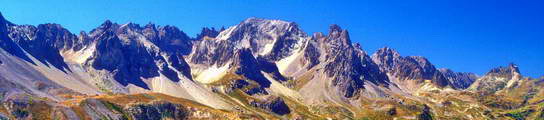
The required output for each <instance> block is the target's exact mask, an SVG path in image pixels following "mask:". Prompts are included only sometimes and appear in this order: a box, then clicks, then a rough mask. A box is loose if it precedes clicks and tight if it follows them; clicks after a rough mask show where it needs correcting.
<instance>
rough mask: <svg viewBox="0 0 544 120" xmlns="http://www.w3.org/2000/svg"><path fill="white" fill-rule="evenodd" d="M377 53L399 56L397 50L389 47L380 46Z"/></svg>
mask: <svg viewBox="0 0 544 120" xmlns="http://www.w3.org/2000/svg"><path fill="white" fill-rule="evenodd" d="M376 54H377V55H380V56H392V57H400V54H399V52H397V51H396V50H395V49H392V48H389V47H383V48H380V49H379V50H378V51H377V52H376Z"/></svg>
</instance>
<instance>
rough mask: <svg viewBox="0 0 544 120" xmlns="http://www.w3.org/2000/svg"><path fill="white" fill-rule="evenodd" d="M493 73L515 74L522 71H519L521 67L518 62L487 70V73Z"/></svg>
mask: <svg viewBox="0 0 544 120" xmlns="http://www.w3.org/2000/svg"><path fill="white" fill-rule="evenodd" d="M493 74H498V75H514V74H520V72H519V68H518V66H517V65H516V64H514V63H510V64H508V66H506V67H503V66H500V67H497V68H493V69H491V70H490V71H489V72H487V74H486V75H493Z"/></svg>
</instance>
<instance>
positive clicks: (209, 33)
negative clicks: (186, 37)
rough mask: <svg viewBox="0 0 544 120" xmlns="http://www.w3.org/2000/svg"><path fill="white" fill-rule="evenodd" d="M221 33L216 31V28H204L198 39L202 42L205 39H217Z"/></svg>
mask: <svg viewBox="0 0 544 120" xmlns="http://www.w3.org/2000/svg"><path fill="white" fill-rule="evenodd" d="M223 30H224V28H223ZM219 32H220V31H217V30H215V28H214V27H212V28H208V27H204V28H202V30H201V32H200V33H199V34H198V35H197V36H196V39H197V40H201V39H202V38H204V37H210V38H215V37H217V35H219Z"/></svg>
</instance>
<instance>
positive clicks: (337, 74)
mask: <svg viewBox="0 0 544 120" xmlns="http://www.w3.org/2000/svg"><path fill="white" fill-rule="evenodd" d="M314 38H320V39H318V40H317V41H318V42H319V43H320V44H322V45H323V46H324V50H325V51H323V52H324V53H325V54H324V55H325V63H323V64H325V68H324V72H325V73H326V74H327V75H328V76H329V77H331V78H333V81H332V85H333V86H335V87H337V89H338V90H339V91H340V92H341V94H343V96H344V97H347V98H350V97H354V96H356V95H357V94H358V91H359V90H361V89H363V84H364V82H365V81H368V82H372V83H375V84H378V85H388V84H387V82H388V78H387V76H386V75H385V74H383V73H380V71H379V68H378V66H377V65H376V64H374V63H373V62H372V61H371V59H370V57H369V56H368V55H367V54H366V53H365V52H364V51H363V50H362V49H361V48H359V45H356V46H357V47H355V46H354V45H352V44H351V40H350V38H349V35H348V31H347V30H342V29H341V28H340V27H339V26H337V25H331V27H330V30H329V35H328V36H327V37H319V35H318V36H317V37H314ZM310 55H311V54H310ZM310 57H317V56H313V55H311V56H310ZM310 63H312V62H310Z"/></svg>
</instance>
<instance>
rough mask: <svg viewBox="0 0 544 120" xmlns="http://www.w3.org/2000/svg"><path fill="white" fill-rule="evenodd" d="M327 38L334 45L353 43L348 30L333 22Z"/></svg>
mask: <svg viewBox="0 0 544 120" xmlns="http://www.w3.org/2000/svg"><path fill="white" fill-rule="evenodd" d="M328 38H329V39H327V40H328V41H326V42H330V43H331V44H333V45H341V46H346V45H351V40H350V38H349V33H348V30H342V28H340V26H338V25H336V24H332V25H330V26H329V35H328Z"/></svg>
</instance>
